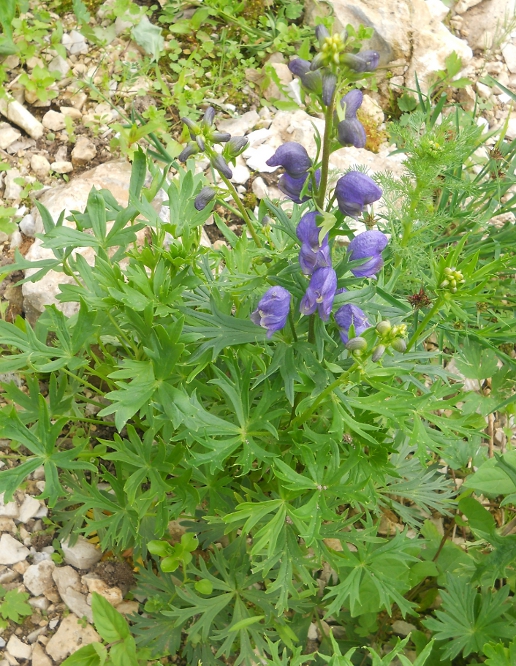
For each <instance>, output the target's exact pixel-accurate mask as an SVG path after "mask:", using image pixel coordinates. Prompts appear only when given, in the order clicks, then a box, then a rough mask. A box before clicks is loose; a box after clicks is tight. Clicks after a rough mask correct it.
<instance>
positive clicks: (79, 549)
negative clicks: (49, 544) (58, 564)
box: [61, 536, 102, 569]
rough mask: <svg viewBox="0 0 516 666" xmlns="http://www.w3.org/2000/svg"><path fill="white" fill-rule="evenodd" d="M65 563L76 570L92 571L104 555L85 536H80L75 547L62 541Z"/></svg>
mask: <svg viewBox="0 0 516 666" xmlns="http://www.w3.org/2000/svg"><path fill="white" fill-rule="evenodd" d="M61 547H62V549H63V555H64V561H65V562H66V563H67V564H71V565H72V567H75V568H76V569H91V567H93V566H95V564H97V562H98V561H99V560H100V558H101V557H102V553H101V552H100V550H99V549H98V548H96V547H95V546H94V545H93V544H92V543H90V542H89V541H88V540H87V539H85V538H84V537H83V536H80V537H79V538H78V539H77V541H76V542H75V543H74V545H73V546H70V545H68V541H62V542H61Z"/></svg>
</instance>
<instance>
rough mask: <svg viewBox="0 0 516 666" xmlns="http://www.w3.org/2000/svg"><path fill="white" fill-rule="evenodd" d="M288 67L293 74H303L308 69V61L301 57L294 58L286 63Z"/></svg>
mask: <svg viewBox="0 0 516 666" xmlns="http://www.w3.org/2000/svg"><path fill="white" fill-rule="evenodd" d="M288 68H289V69H290V71H291V72H292V74H294V76H303V74H306V73H307V72H309V71H310V62H309V61H308V60H303V58H294V60H291V61H290V62H289V63H288Z"/></svg>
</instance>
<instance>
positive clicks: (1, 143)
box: [0, 123, 21, 150]
mask: <svg viewBox="0 0 516 666" xmlns="http://www.w3.org/2000/svg"><path fill="white" fill-rule="evenodd" d="M20 137H21V132H19V131H18V130H17V129H14V127H12V126H11V125H9V123H0V149H1V150H5V149H6V148H9V146H10V145H11V144H13V143H14V142H15V141H17V140H18V139H19V138H20Z"/></svg>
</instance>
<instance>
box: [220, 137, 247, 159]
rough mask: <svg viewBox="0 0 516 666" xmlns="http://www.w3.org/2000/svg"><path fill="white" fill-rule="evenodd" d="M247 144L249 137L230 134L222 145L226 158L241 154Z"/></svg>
mask: <svg viewBox="0 0 516 666" xmlns="http://www.w3.org/2000/svg"><path fill="white" fill-rule="evenodd" d="M248 145H249V139H248V138H247V137H246V136H232V137H231V139H230V140H229V141H228V142H227V143H226V145H225V146H224V155H225V156H226V157H227V158H228V159H234V158H235V157H238V155H241V154H242V153H243V152H244V150H245V149H246V148H247V146H248Z"/></svg>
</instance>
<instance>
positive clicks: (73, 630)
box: [46, 613, 100, 664]
mask: <svg viewBox="0 0 516 666" xmlns="http://www.w3.org/2000/svg"><path fill="white" fill-rule="evenodd" d="M96 641H100V636H99V635H98V634H97V632H96V631H95V629H93V627H92V626H91V625H89V624H87V625H86V626H84V623H83V622H79V618H78V617H77V615H74V614H73V613H71V614H70V615H68V616H67V617H65V618H64V619H63V620H62V621H61V624H60V625H59V629H58V630H57V631H56V633H55V634H54V635H53V636H52V638H51V639H50V640H49V641H48V643H47V646H46V650H47V654H49V655H50V656H51V657H52V659H53V660H54V661H55V662H56V663H59V664H60V663H61V662H62V661H63V660H64V659H66V657H68V655H70V654H73V653H74V652H77V650H78V649H79V648H81V647H83V645H89V644H90V643H94V642H96Z"/></svg>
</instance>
